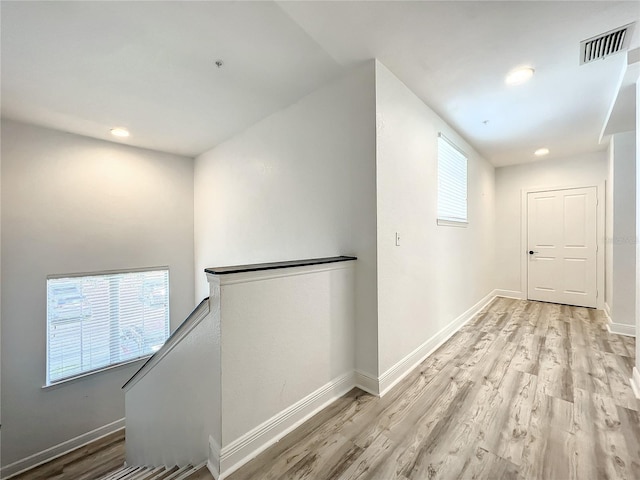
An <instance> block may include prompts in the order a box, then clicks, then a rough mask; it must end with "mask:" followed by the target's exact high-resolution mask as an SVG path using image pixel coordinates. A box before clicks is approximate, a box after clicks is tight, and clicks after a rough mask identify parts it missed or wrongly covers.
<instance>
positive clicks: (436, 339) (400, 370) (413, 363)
mask: <svg viewBox="0 0 640 480" xmlns="http://www.w3.org/2000/svg"><path fill="white" fill-rule="evenodd" d="M495 297H496V294H495V290H494V291H492V292H491V293H489V294H488V295H486V296H485V297H483V298H482V299H481V300H480V301H479V302H478V303H476V304H475V305H473V306H472V307H471V308H469V309H468V310H467V311H466V312H464V313H463V314H461V315H460V316H458V318H456V319H455V320H453V321H452V322H451V323H449V324H448V325H447V326H446V327H444V328H443V329H442V330H440V331H439V332H438V333H436V334H435V335H434V336H433V337H431V338H430V339H429V340H427V341H426V342H424V343H423V344H422V345H420V346H419V347H418V348H416V349H415V350H414V351H413V352H411V353H409V355H407V356H406V357H404V358H403V359H402V360H400V361H399V362H398V363H396V364H395V365H393V366H392V367H391V368H389V369H388V370H387V371H386V372H384V373H383V374H382V375H381V376H380V379H379V385H380V387H379V388H380V396H383V395H384V394H386V393H387V392H388V391H389V390H390V389H391V388H393V387H394V386H395V385H396V384H397V383H398V382H399V381H400V380H402V379H403V378H404V377H406V376H407V375H408V374H409V373H410V372H411V371H412V370H413V369H414V368H415V367H417V366H418V365H419V364H420V363H422V361H423V360H424V359H425V358H427V357H428V356H429V355H431V354H432V353H433V352H434V351H435V350H436V349H438V347H440V346H441V345H442V344H443V343H444V342H446V341H447V340H448V339H449V338H451V336H452V335H453V334H454V333H456V332H457V331H458V330H460V328H462V327H463V326H464V325H465V324H466V323H467V322H468V321H469V320H471V319H472V318H473V317H474V316H475V315H476V314H477V313H478V312H480V310H482V309H483V308H484V307H485V306H487V305H488V304H489V303H490V302H491V301H492V300H493V299H494V298H495Z"/></svg>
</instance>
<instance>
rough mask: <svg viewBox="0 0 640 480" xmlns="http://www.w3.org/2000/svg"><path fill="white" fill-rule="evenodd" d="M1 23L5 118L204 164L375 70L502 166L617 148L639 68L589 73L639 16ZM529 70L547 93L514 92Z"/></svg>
mask: <svg viewBox="0 0 640 480" xmlns="http://www.w3.org/2000/svg"><path fill="white" fill-rule="evenodd" d="M1 9H2V11H1V15H2V25H1V26H2V32H1V35H2V37H1V40H2V44H1V46H2V115H3V117H7V118H12V119H16V120H20V121H25V122H29V123H34V124H37V125H43V126H48V127H52V128H56V129H59V130H64V131H70V132H73V133H79V134H82V135H87V136H91V137H96V138H103V139H108V140H111V139H112V137H110V135H109V129H110V128H111V127H113V126H125V127H128V128H129V129H130V130H131V132H132V136H131V137H130V138H128V139H127V140H125V142H126V143H129V144H131V145H136V146H141V147H145V148H152V149H156V150H161V151H167V152H173V153H179V154H184V155H189V156H195V155H197V154H199V153H201V152H203V151H205V150H207V149H209V148H211V147H213V146H215V145H216V144H217V143H219V142H221V141H223V140H224V139H226V138H228V137H230V136H232V135H234V134H235V133H237V132H240V131H242V130H244V129H245V128H247V127H248V126H249V125H251V124H253V123H255V122H256V121H258V120H260V119H261V118H264V117H266V116H268V115H269V114H271V113H273V112H275V111H277V110H279V109H282V108H283V107H285V106H287V105H289V104H291V103H293V102H295V101H296V100H297V99H299V98H300V97H302V96H304V95H305V94H306V93H309V92H311V91H312V90H314V89H316V88H318V87H319V86H320V85H322V84H324V83H326V82H327V81H329V80H331V79H333V78H335V77H337V76H338V75H340V74H341V73H343V72H344V71H346V70H347V69H348V68H350V67H351V66H352V65H354V64H356V63H359V62H361V61H363V60H367V59H371V58H374V57H375V58H378V59H379V60H380V61H381V62H382V63H384V64H385V65H386V66H387V67H388V68H389V69H390V70H391V71H393V72H394V73H395V74H396V75H397V76H398V77H399V78H400V79H401V80H402V81H403V82H404V83H406V84H407V86H409V88H411V89H412V90H413V91H414V92H415V93H416V94H417V95H418V96H419V97H421V98H422V99H423V100H424V101H425V102H426V103H427V104H428V105H429V106H431V107H432V108H433V109H434V110H436V112H438V113H439V114H440V115H441V116H442V117H444V118H445V119H446V120H447V121H448V122H449V123H451V124H452V125H453V126H454V127H455V128H456V129H457V130H458V131H459V132H460V133H461V134H462V135H463V136H464V137H466V138H467V140H468V141H469V142H471V143H472V145H474V146H475V147H476V148H477V149H478V150H479V151H480V152H481V153H483V154H484V155H485V156H486V157H487V158H488V159H489V160H491V161H492V162H493V163H494V164H495V165H498V166H500V165H508V164H515V163H523V162H527V161H532V160H534V159H535V157H534V156H533V154H532V152H533V151H534V150H535V149H536V148H538V147H541V146H545V147H548V148H549V149H550V150H551V152H552V153H551V155H550V156H549V157H550V158H554V157H563V156H569V155H574V154H578V153H581V152H589V151H594V150H598V149H602V148H603V146H602V145H601V144H599V142H598V139H599V135H600V132H601V131H602V128H603V124H604V122H605V118H606V116H607V113H608V111H609V108H610V106H611V104H612V102H613V100H614V98H615V96H616V92H617V88H618V86H619V82H620V78H621V74H622V72H623V70H624V66H625V55H624V54H618V55H615V56H612V57H609V58H607V59H605V60H601V61H598V62H594V63H591V64H587V65H583V66H579V62H578V52H579V42H580V41H581V40H583V39H586V38H589V37H592V36H594V35H597V34H599V33H602V32H605V31H607V30H610V29H612V28H615V27H619V26H621V25H624V24H627V23H630V22H633V21H637V20H638V17H640V7H639V3H638V2H635V1H628V2H615V1H603V2H593V1H586V2H520V1H506V2H484V1H478V2H457V1H448V2H415V1H414V2H400V1H393V2H289V1H286V2H278V3H274V2H271V1H266V2H264V1H263V2H180V1H175V2H10V1H4V0H3V1H2V3H1ZM639 33H640V27H639V28H636V32H635V34H634V38H633V40H632V45H631V48H634V47H637V46H638V45H639V38H640V34H639ZM216 59H222V60H224V66H223V67H222V68H221V69H218V68H217V67H216V66H215V63H214V62H215V60H216ZM519 65H531V66H533V67H534V68H535V69H536V74H535V76H534V78H533V79H532V80H531V81H530V82H528V83H526V84H524V85H521V86H517V87H507V86H506V85H505V84H504V77H505V75H506V73H507V72H508V71H509V70H511V69H512V68H514V67H516V66H519ZM485 120H488V123H487V124H485V123H483V122H484V121H485Z"/></svg>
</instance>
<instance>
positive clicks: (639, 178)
mask: <svg viewBox="0 0 640 480" xmlns="http://www.w3.org/2000/svg"><path fill="white" fill-rule="evenodd" d="M636 238H637V242H636V285H640V80H638V81H637V82H636ZM639 335H640V295H636V366H635V368H634V369H633V378H634V383H633V385H634V386H635V387H636V392H635V393H636V396H637V397H638V398H640V341H638V336H639Z"/></svg>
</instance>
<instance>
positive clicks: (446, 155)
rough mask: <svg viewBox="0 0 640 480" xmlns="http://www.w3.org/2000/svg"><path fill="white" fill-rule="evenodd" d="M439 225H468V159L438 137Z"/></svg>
mask: <svg viewBox="0 0 640 480" xmlns="http://www.w3.org/2000/svg"><path fill="white" fill-rule="evenodd" d="M438 223H439V224H447V223H458V224H466V223H467V157H466V155H465V154H464V153H462V152H461V151H460V150H459V149H458V148H457V147H456V146H455V145H454V144H453V143H451V141H449V140H448V139H447V138H446V137H445V136H444V135H442V134H439V136H438Z"/></svg>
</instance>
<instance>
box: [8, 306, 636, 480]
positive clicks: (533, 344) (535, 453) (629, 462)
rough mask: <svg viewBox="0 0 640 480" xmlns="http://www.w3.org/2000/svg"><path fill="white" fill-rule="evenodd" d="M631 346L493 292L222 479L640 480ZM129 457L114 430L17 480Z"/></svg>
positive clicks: (591, 322)
mask: <svg viewBox="0 0 640 480" xmlns="http://www.w3.org/2000/svg"><path fill="white" fill-rule="evenodd" d="M634 353H635V342H634V339H633V338H630V337H623V336H618V335H613V334H609V333H608V332H607V329H606V325H605V322H604V319H603V316H602V312H598V311H595V310H590V309H586V308H577V307H567V306H563V305H553V304H546V303H539V302H528V301H521V300H511V299H505V298H499V299H496V300H495V301H494V302H492V303H491V305H489V306H488V307H486V308H485V309H483V311H482V312H480V313H479V314H478V315H477V316H476V317H474V318H473V319H472V320H471V321H470V322H469V323H468V324H467V325H466V326H465V327H464V328H462V329H461V330H460V331H459V332H458V333H457V334H456V335H454V336H453V337H452V338H451V339H450V340H449V341H448V342H447V343H445V344H444V345H443V346H442V347H441V348H440V349H438V350H437V351H436V352H435V353H433V354H432V355H431V356H429V358H427V359H426V360H425V361H424V362H423V363H422V364H421V365H420V366H419V367H418V368H416V369H415V370H414V371H413V372H412V373H411V374H410V375H409V376H408V377H407V378H405V379H404V380H403V381H402V382H401V383H400V384H398V385H397V386H396V387H395V388H394V389H392V390H391V391H390V392H389V393H388V394H387V395H385V397H384V398H382V399H380V398H376V397H374V396H372V395H368V394H366V393H363V392H361V391H360V390H357V389H356V390H353V391H351V392H350V393H348V394H347V395H345V396H344V397H342V398H340V399H338V400H337V401H336V402H334V403H333V404H331V405H330V406H329V407H327V408H326V409H325V410H323V411H322V412H320V413H319V414H318V415H316V416H315V417H313V418H311V419H310V420H309V421H307V422H306V423H305V424H303V425H302V426H301V427H300V428H298V429H296V430H295V431H294V432H292V433H291V434H289V435H287V436H286V437H285V438H283V439H282V440H281V441H280V442H278V443H277V444H276V445H274V446H272V447H271V448H269V449H267V450H266V451H265V452H263V453H262V454H261V455H259V456H258V457H257V458H256V459H254V460H253V461H251V462H249V463H248V464H246V465H245V466H243V467H242V468H241V469H240V470H238V471H237V472H235V473H233V474H232V475H231V476H230V477H228V479H227V480H245V479H246V480H248V479H251V480H267V479H283V480H284V479H291V480H293V479H295V480H302V479H306V480H321V479H380V480H391V479H399V480H410V479H411V480H436V479H441V480H449V479H458V478H459V479H487V480H497V479H501V478H505V479H518V480H529V479H544V480H570V479H577V480H600V479H640V415H639V413H638V412H639V410H640V402H638V400H636V399H635V397H634V396H633V392H632V391H631V388H630V386H629V377H630V376H631V369H632V368H633V365H634ZM123 462H124V438H123V434H122V433H119V434H115V435H113V436H110V437H107V438H106V439H105V441H104V442H102V443H101V444H97V445H92V446H90V447H83V449H80V450H78V451H77V452H73V453H72V454H70V456H66V457H62V458H61V459H58V460H55V461H53V462H51V463H49V464H45V465H43V466H42V467H39V468H37V469H34V470H32V471H30V472H28V473H26V474H24V475H20V476H18V477H15V480H40V479H58V480H63V479H64V480H79V479H80V480H82V479H87V480H89V479H95V478H97V477H99V476H100V474H102V473H104V472H105V471H109V470H113V469H115V468H117V467H118V466H121V465H122V463H123ZM205 473H206V472H205ZM206 478H209V477H208V475H206Z"/></svg>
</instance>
